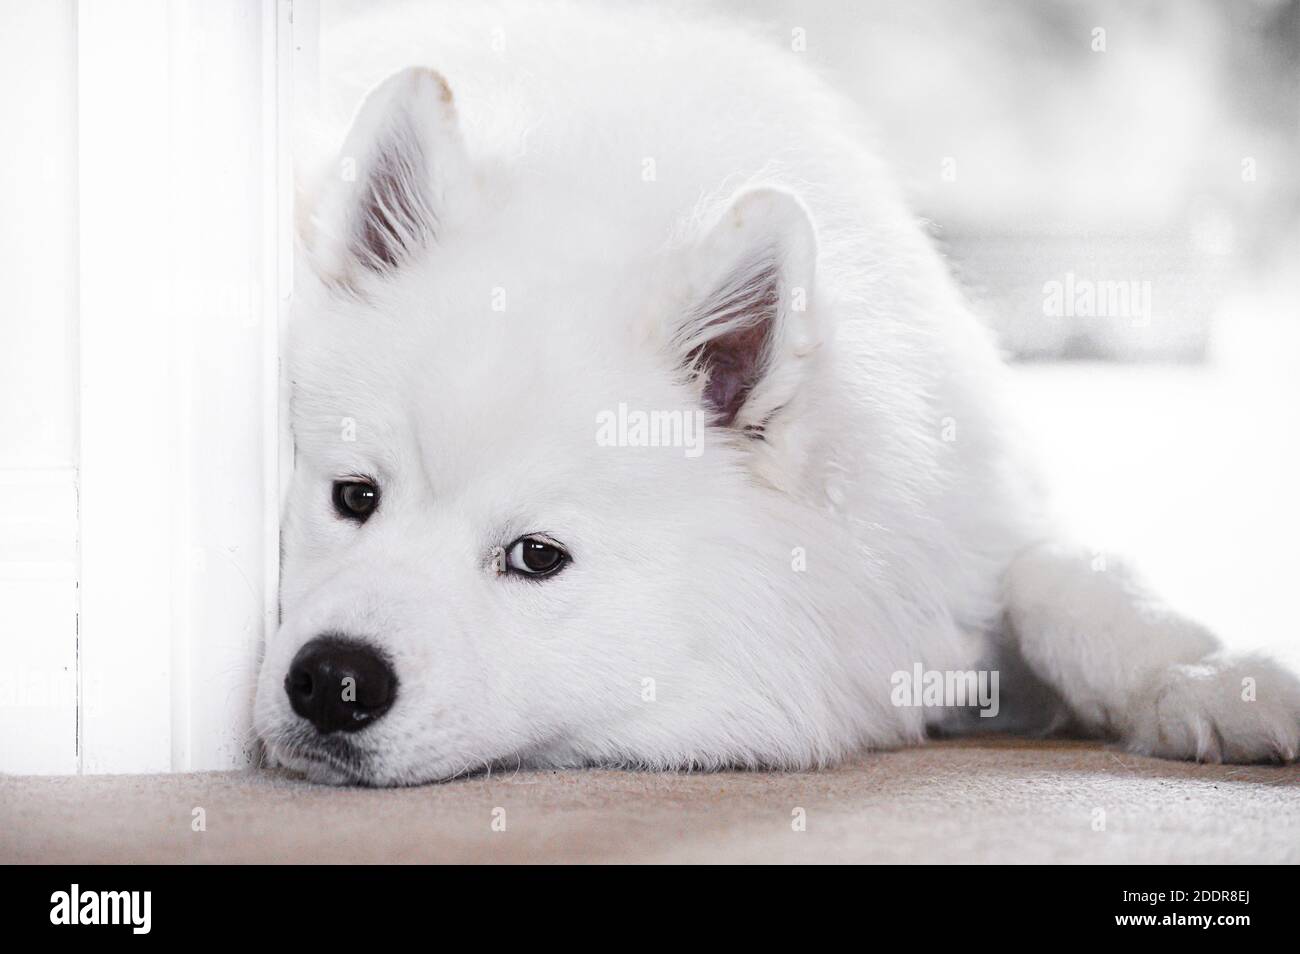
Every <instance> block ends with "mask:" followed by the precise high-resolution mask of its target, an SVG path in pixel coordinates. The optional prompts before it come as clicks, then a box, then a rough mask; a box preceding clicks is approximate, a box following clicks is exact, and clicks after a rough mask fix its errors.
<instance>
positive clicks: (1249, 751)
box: [1124, 653, 1300, 763]
mask: <svg viewBox="0 0 1300 954" xmlns="http://www.w3.org/2000/svg"><path fill="white" fill-rule="evenodd" d="M1124 742H1125V744H1126V745H1127V746H1128V748H1129V749H1130V750H1131V751H1133V752H1137V753H1139V754H1141V755H1155V756H1158V757H1160V758H1167V759H1195V760H1196V761H1198V762H1235V763H1246V762H1294V761H1295V759H1296V756H1297V753H1300V681H1298V680H1297V679H1296V677H1295V676H1293V675H1291V673H1289V672H1287V671H1286V670H1285V669H1283V668H1282V667H1281V666H1279V665H1278V664H1277V663H1275V662H1273V661H1272V660H1270V659H1268V658H1266V657H1264V656H1256V655H1249V656H1233V655H1228V654H1224V653H1215V654H1214V655H1212V656H1207V657H1206V658H1205V659H1203V660H1201V661H1200V662H1198V663H1193V664H1190V665H1176V666H1168V667H1166V668H1165V669H1163V670H1161V671H1160V672H1159V673H1157V674H1156V675H1155V676H1154V677H1153V678H1152V679H1150V680H1148V681H1147V682H1146V683H1145V684H1144V686H1143V688H1142V689H1141V690H1140V691H1139V693H1138V694H1137V696H1136V698H1135V699H1134V700H1133V703H1132V706H1131V708H1130V711H1129V714H1128V719H1127V725H1126V727H1125V731H1124Z"/></svg>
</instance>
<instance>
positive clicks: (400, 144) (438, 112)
mask: <svg viewBox="0 0 1300 954" xmlns="http://www.w3.org/2000/svg"><path fill="white" fill-rule="evenodd" d="M467 165H468V159H467V157H466V154H465V147H464V143H463V141H462V140H461V136H460V129H459V126H458V124H457V120H456V111H455V108H454V105H453V100H452V94H451V88H450V87H449V86H448V85H447V82H446V81H445V80H444V79H443V78H442V77H441V76H440V75H439V74H438V73H436V72H434V71H433V70H429V69H423V68H419V67H412V68H410V69H406V70H402V71H401V72H400V73H395V74H394V75H393V76H390V77H389V78H388V79H387V80H385V81H384V82H382V83H380V84H379V85H378V86H377V87H375V89H374V90H372V91H371V92H370V94H369V95H368V96H367V97H366V98H365V101H364V102H363V103H362V104H361V107H360V109H359V110H358V111H357V115H356V118H355V119H354V120H353V122H352V128H351V130H350V131H349V132H348V135H347V138H346V139H345V140H344V143H343V148H342V150H341V152H340V155H339V162H338V166H337V169H336V176H335V177H334V178H333V180H332V182H331V183H330V184H329V185H328V186H327V187H326V191H325V194H324V195H323V197H322V200H321V204H320V207H319V212H318V214H317V216H316V222H315V226H316V234H315V235H314V236H313V239H312V247H311V249H310V251H311V254H312V257H313V259H314V261H315V263H316V267H317V270H318V271H319V272H320V273H321V275H322V276H323V277H325V278H327V279H330V280H332V281H335V282H338V283H340V284H348V283H350V282H351V281H352V280H354V279H355V277H356V275H357V274H358V269H363V270H366V271H370V272H375V273H384V272H388V271H390V270H391V269H394V268H397V267H398V266H399V265H401V264H402V263H403V262H405V261H407V260H409V259H410V258H411V257H412V256H413V255H414V254H416V253H417V252H419V251H420V250H421V249H423V248H425V247H427V246H428V245H429V243H430V242H431V241H432V240H433V239H434V238H435V237H436V235H437V230H438V223H439V218H440V214H441V212H442V210H443V209H444V206H445V204H446V192H447V190H448V189H450V188H454V187H455V186H456V184H457V181H458V180H461V179H463V178H465V170H466V167H467Z"/></svg>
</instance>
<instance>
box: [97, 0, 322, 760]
mask: <svg viewBox="0 0 1300 954" xmlns="http://www.w3.org/2000/svg"><path fill="white" fill-rule="evenodd" d="M77 13H78V23H77V30H78V75H79V85H78V95H79V116H80V120H79V131H78V132H79V143H78V148H79V155H80V163H79V170H80V236H81V241H80V261H81V275H80V281H81V284H80V293H81V326H80V365H81V367H80V382H81V384H80V393H81V404H80V413H81V441H80V480H79V486H80V534H81V550H80V601H81V605H80V636H79V672H80V687H81V692H80V700H79V702H80V723H81V725H80V738H79V763H80V771H82V772H87V773H93V772H153V771H168V770H176V771H180V770H187V769H213V768H228V767H235V766H239V765H245V764H248V763H249V762H250V760H251V759H252V758H253V757H254V740H253V737H252V733H251V728H250V715H251V706H252V696H253V688H254V680H255V677H256V671H257V661H258V658H259V654H260V650H261V645H262V641H263V638H264V636H265V634H266V633H267V632H269V631H270V629H271V628H273V627H274V626H275V625H276V618H277V612H278V610H277V599H276V593H277V584H278V563H279V544H278V540H279V537H278V519H279V498H280V491H281V474H282V472H284V469H283V468H282V466H281V463H282V460H283V459H284V457H285V455H286V443H287V442H286V440H285V438H284V435H283V433H282V428H281V398H282V395H281V385H280V381H279V354H280V344H281V338H282V328H283V324H284V322H283V313H284V311H285V309H286V308H287V303H288V300H289V294H290V291H291V283H292V245H291V242H292V239H291V235H292V231H291V229H292V221H291V217H292V184H291V181H290V176H291V164H290V161H289V150H288V148H287V143H288V129H289V113H290V109H291V107H292V102H293V95H294V86H295V78H294V63H295V60H299V61H301V59H302V54H301V51H302V50H303V49H305V50H306V51H307V52H308V53H314V49H315V43H316V40H315V28H316V22H317V18H316V15H315V4H314V2H304V0H296V2H293V0H228V2H222V3H212V2H210V0H207V2H205V0H172V2H167V0H129V2H122V0H119V2H115V3H111V4H108V3H102V2H97V0H80V3H79V6H78V11H77ZM295 19H296V20H297V21H298V22H297V24H295V22H294V21H295ZM295 50H299V51H300V53H299V55H295ZM311 81H314V77H312V78H308V80H303V79H302V78H299V79H298V81H297V82H298V84H299V85H301V84H302V83H303V82H311Z"/></svg>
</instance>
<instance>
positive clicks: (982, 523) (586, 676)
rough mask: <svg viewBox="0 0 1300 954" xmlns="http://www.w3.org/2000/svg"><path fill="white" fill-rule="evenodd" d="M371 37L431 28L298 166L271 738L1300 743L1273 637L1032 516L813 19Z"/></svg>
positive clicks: (448, 13)
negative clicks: (1188, 607) (818, 47)
mask: <svg viewBox="0 0 1300 954" xmlns="http://www.w3.org/2000/svg"><path fill="white" fill-rule="evenodd" d="M379 37H383V38H385V41H384V44H383V46H385V47H386V49H387V50H388V55H390V56H395V55H398V56H403V57H406V59H404V60H403V62H418V63H419V64H421V65H419V66H416V67H411V68H408V69H405V70H402V71H401V72H398V73H396V74H395V75H391V76H390V77H389V78H388V79H387V80H385V81H384V82H382V83H380V84H379V85H378V86H377V87H376V88H374V89H373V91H372V92H371V93H370V94H369V95H368V96H367V97H366V98H365V100H364V102H363V104H362V105H361V107H360V110H359V112H358V113H357V115H356V118H355V121H354V123H353V125H352V128H351V131H350V132H349V133H348V134H347V136H346V140H345V142H344V145H343V148H342V152H341V157H340V160H339V162H338V164H337V165H336V166H333V167H332V170H331V171H332V175H330V176H329V177H328V178H327V179H326V181H325V182H324V183H323V185H322V186H321V187H320V189H319V190H317V192H316V193H314V194H313V195H312V196H311V197H309V200H310V203H311V205H310V208H311V211H312V213H313V215H312V225H311V227H310V229H309V230H308V234H306V235H305V236H304V245H305V248H306V250H307V253H308V255H309V257H310V262H311V268H310V276H309V277H308V278H306V279H305V280H304V279H300V281H299V289H298V303H297V305H296V317H295V320H294V323H293V328H292V343H291V364H290V368H289V369H288V370H289V374H290V377H291V381H292V425H293V434H294V441H295V446H296V465H295V471H294V475H293V480H292V486H291V489H290V491H289V501H288V504H287V511H286V514H285V520H284V529H283V551H284V556H283V592H282V607H283V625H282V626H281V628H280V630H279V632H278V634H276V635H275V636H274V637H273V638H272V639H271V641H270V642H269V645H268V646H267V650H266V655H265V660H264V662H263V665H262V672H261V678H260V684H259V691H258V699H257V710H256V724H257V728H258V731H259V734H260V735H261V737H262V739H263V740H264V741H265V743H266V746H267V749H268V752H269V754H270V756H271V758H272V759H273V760H275V761H278V762H279V763H281V764H284V765H286V766H289V767H292V768H297V769H300V770H303V771H305V772H306V773H307V774H308V775H310V776H311V777H313V778H317V779H321V780H328V781H338V782H344V781H350V782H363V783H369V784H381V785H386V784H402V783H414V782H422V781H428V780H435V779H446V778H450V777H452V776H455V775H457V774H459V773H463V772H467V771H473V770H476V769H479V768H484V767H492V766H500V765H508V766H510V767H513V766H515V765H517V764H522V765H532V766H553V767H570V766H584V765H616V766H641V767H648V768H659V769H672V768H687V767H701V768H715V767H724V766H752V767H760V766H761V767H772V768H807V767H814V766H825V765H829V764H832V763H834V762H836V761H837V760H839V759H842V758H844V757H846V756H848V755H851V754H852V753H855V752H858V751H861V750H863V749H868V748H880V747H891V746H900V745H908V744H912V743H917V742H920V741H922V740H923V739H924V738H925V737H926V735H927V731H928V730H929V731H960V730H963V729H966V728H990V727H996V728H1002V729H1006V728H1011V729H1014V730H1018V731H1031V730H1038V731H1041V730H1048V729H1059V728H1067V727H1068V728H1070V729H1071V730H1073V731H1075V732H1077V733H1079V734H1086V735H1090V736H1100V737H1109V738H1115V739H1118V740H1121V741H1122V742H1123V743H1124V744H1125V745H1127V746H1128V747H1129V748H1130V749H1132V750H1133V751H1136V752H1142V753H1148V754H1155V755H1160V756H1167V757H1171V758H1185V759H1204V760H1223V761H1242V762H1251V761H1268V760H1287V761H1289V760H1292V759H1294V758H1295V757H1296V754H1297V748H1298V747H1300V684H1298V683H1297V681H1296V680H1295V679H1294V678H1293V677H1292V676H1291V675H1289V674H1288V673H1286V672H1285V671H1283V670H1281V669H1280V668H1278V667H1276V666H1275V665H1274V664H1272V663H1270V662H1269V661H1268V660H1266V659H1263V658H1260V657H1256V656H1232V655H1227V654H1224V653H1222V652H1220V651H1219V650H1218V644H1217V641H1216V639H1215V637H1214V636H1213V635H1212V634H1210V633H1209V632H1207V631H1206V630H1205V629H1203V628H1202V627H1200V626H1198V625H1197V624H1195V623H1193V622H1190V621H1188V620H1187V619H1184V618H1182V617H1180V616H1178V615H1177V614H1176V613H1174V612H1172V611H1170V610H1167V609H1165V608H1163V607H1162V606H1161V605H1160V604H1159V603H1157V602H1156V601H1155V600H1154V599H1153V598H1152V597H1151V596H1150V595H1149V594H1147V593H1146V592H1144V591H1143V590H1142V589H1141V588H1140V586H1139V585H1138V584H1137V583H1135V582H1134V580H1133V578H1132V577H1131V575H1130V574H1129V573H1128V571H1126V570H1125V569H1123V568H1121V567H1117V566H1115V565H1114V564H1113V563H1112V564H1111V565H1110V566H1108V567H1106V568H1105V569H1104V570H1103V569H1100V568H1096V567H1094V566H1093V565H1092V563H1091V561H1090V559H1089V556H1088V555H1087V551H1076V550H1075V549H1073V548H1071V547H1069V546H1065V545H1062V544H1060V543H1057V542H1054V540H1053V532H1052V530H1051V528H1050V527H1049V526H1048V525H1047V523H1046V519H1045V517H1044V516H1043V514H1042V507H1041V506H1040V505H1039V504H1038V500H1039V495H1038V493H1037V491H1036V489H1035V484H1034V480H1033V479H1032V477H1031V470H1030V466H1029V464H1028V463H1027V462H1026V460H1025V459H1024V457H1023V455H1022V453H1021V449H1020V446H1019V444H1018V442H1017V439H1016V438H1015V436H1014V434H1013V433H1012V430H1011V428H1010V427H1009V422H1010V420H1011V417H1010V415H1009V413H1008V411H1007V409H1006V408H1005V407H1004V404H1003V401H1002V398H1001V390H1000V389H1001V382H1002V378H1003V373H1004V372H1003V369H1002V367H1001V366H1000V363H999V360H998V357H997V355H996V353H995V350H994V347H993V345H992V344H991V343H990V340H989V338H988V336H987V335H986V333H985V332H984V330H983V329H982V328H981V327H979V326H978V324H977V322H976V321H975V320H974V319H973V318H972V316H971V315H970V314H969V312H968V311H967V309H966V307H965V306H964V304H963V302H962V300H961V298H960V296H959V294H958V293H957V291H956V290H955V288H954V285H953V282H952V281H951V280H950V278H949V276H948V275H947V274H946V272H945V268H944V265H943V263H942V261H941V260H940V258H939V256H938V255H937V254H936V253H935V251H934V250H933V249H932V248H931V245H930V243H929V241H928V240H927V238H926V236H925V234H924V233H923V231H922V229H921V228H920V227H918V225H917V224H916V222H915V221H914V220H913V218H912V216H910V215H909V214H908V211H907V209H906V208H905V207H904V206H903V204H902V202H901V200H900V198H899V195H898V193H897V192H896V190H895V189H894V187H893V186H892V185H891V184H890V182H889V181H888V179H887V178H886V176H885V175H884V174H883V172H882V171H881V169H880V167H879V166H878V164H877V163H876V161H875V160H873V158H872V156H871V154H870V153H869V152H868V151H867V150H866V149H865V148H864V146H863V145H862V140H861V138H860V136H859V134H858V133H857V132H856V131H855V128H854V120H853V116H852V111H851V109H850V108H849V107H848V106H847V105H846V103H844V102H842V101H841V99H840V98H839V97H837V96H836V95H835V94H834V93H833V92H832V91H831V90H829V89H828V88H826V86H825V85H823V83H822V82H821V81H820V80H818V79H817V78H816V77H815V76H813V75H812V74H811V72H808V71H806V70H805V69H803V68H801V66H800V64H799V58H798V57H797V56H794V55H791V54H789V53H783V52H782V51H780V50H773V49H769V48H768V47H767V46H765V45H763V44H762V43H760V42H758V41H757V40H754V39H752V38H750V37H748V36H746V35H744V34H743V33H741V32H739V31H738V30H737V29H736V28H735V27H734V26H721V25H718V24H711V23H694V22H691V23H688V22H685V21H683V20H681V19H678V18H677V17H674V16H664V15H660V14H656V13H654V12H651V11H648V10H646V9H643V8H634V9H621V10H618V11H615V12H608V11H604V10H602V9H601V8H600V7H597V6H595V5H593V6H590V7H571V6H567V5H566V6H555V5H548V6H541V7H539V6H538V5H536V4H529V5H526V6H520V7H519V8H515V9H497V8H487V9H485V8H484V6H483V5H481V4H477V3H476V4H462V5H459V6H456V7H453V8H451V9H447V10H444V9H441V8H431V7H429V6H428V5H421V6H420V7H419V8H418V10H412V11H409V12H407V13H404V14H398V15H397V16H396V17H395V18H388V19H384V18H378V17H376V18H373V19H372V21H371V22H370V24H369V25H368V27H366V30H359V31H358V32H357V33H356V34H355V37H354V40H353V42H354V44H355V47H356V48H357V49H358V50H373V49H376V48H377V38H379ZM394 50H396V52H394ZM326 67H327V69H328V70H330V71H332V72H334V73H336V74H337V75H340V76H344V77H345V78H351V79H353V80H358V81H364V80H366V79H367V78H368V75H367V70H372V69H374V68H375V67H374V66H373V64H371V65H367V66H361V67H358V66H344V65H335V64H326ZM917 671H924V672H925V673H931V672H937V673H949V674H951V673H963V672H968V671H969V672H980V673H986V672H990V671H991V672H994V673H996V674H998V675H999V676H1000V680H999V681H998V682H997V683H996V685H998V686H1000V693H1001V697H1002V698H1001V699H1000V701H998V702H997V703H996V704H995V705H994V706H986V707H985V711H987V712H992V711H993V710H994V709H995V708H996V710H997V717H996V718H992V719H981V718H980V717H978V715H976V713H977V712H978V711H979V710H977V709H974V708H971V707H962V706H960V705H953V704H952V703H953V700H952V699H950V698H940V697H939V696H937V695H936V696H934V697H930V696H928V695H927V696H925V701H928V702H937V703H947V704H937V705H919V706H918V705H912V704H910V701H914V700H911V697H910V696H909V695H908V693H907V692H906V691H903V692H900V691H899V687H900V684H899V680H900V674H902V676H904V677H906V676H907V674H911V673H913V672H917ZM958 701H959V702H960V700H958ZM900 703H907V704H900Z"/></svg>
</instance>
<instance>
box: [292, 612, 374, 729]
mask: <svg viewBox="0 0 1300 954" xmlns="http://www.w3.org/2000/svg"><path fill="white" fill-rule="evenodd" d="M284 691H285V692H287V693H288V694H289V704H290V705H291V706H293V711H294V712H296V713H298V715H300V716H302V717H303V718H304V719H308V720H310V721H311V724H312V725H314V726H316V728H317V729H319V730H320V731H321V732H356V731H357V730H359V729H364V728H365V727H366V726H368V725H370V724H371V723H372V722H374V721H375V720H376V719H378V718H379V717H380V716H382V715H383V714H384V713H385V712H387V711H388V709H389V707H390V706H392V704H393V698H394V697H395V696H396V695H397V676H396V675H394V674H393V667H392V666H390V665H389V664H388V660H387V659H385V658H384V657H383V656H382V655H381V654H380V653H379V652H378V651H377V650H375V649H374V648H372V647H370V646H367V645H366V644H365V643H361V642H357V641H356V640H351V639H344V638H343V637H340V636H320V637H318V638H316V639H313V640H312V641H311V642H310V643H308V644H307V645H306V646H304V647H302V649H300V650H298V655H296V656H294V657H293V662H292V663H290V664H289V674H288V675H287V676H285V677H284Z"/></svg>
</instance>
